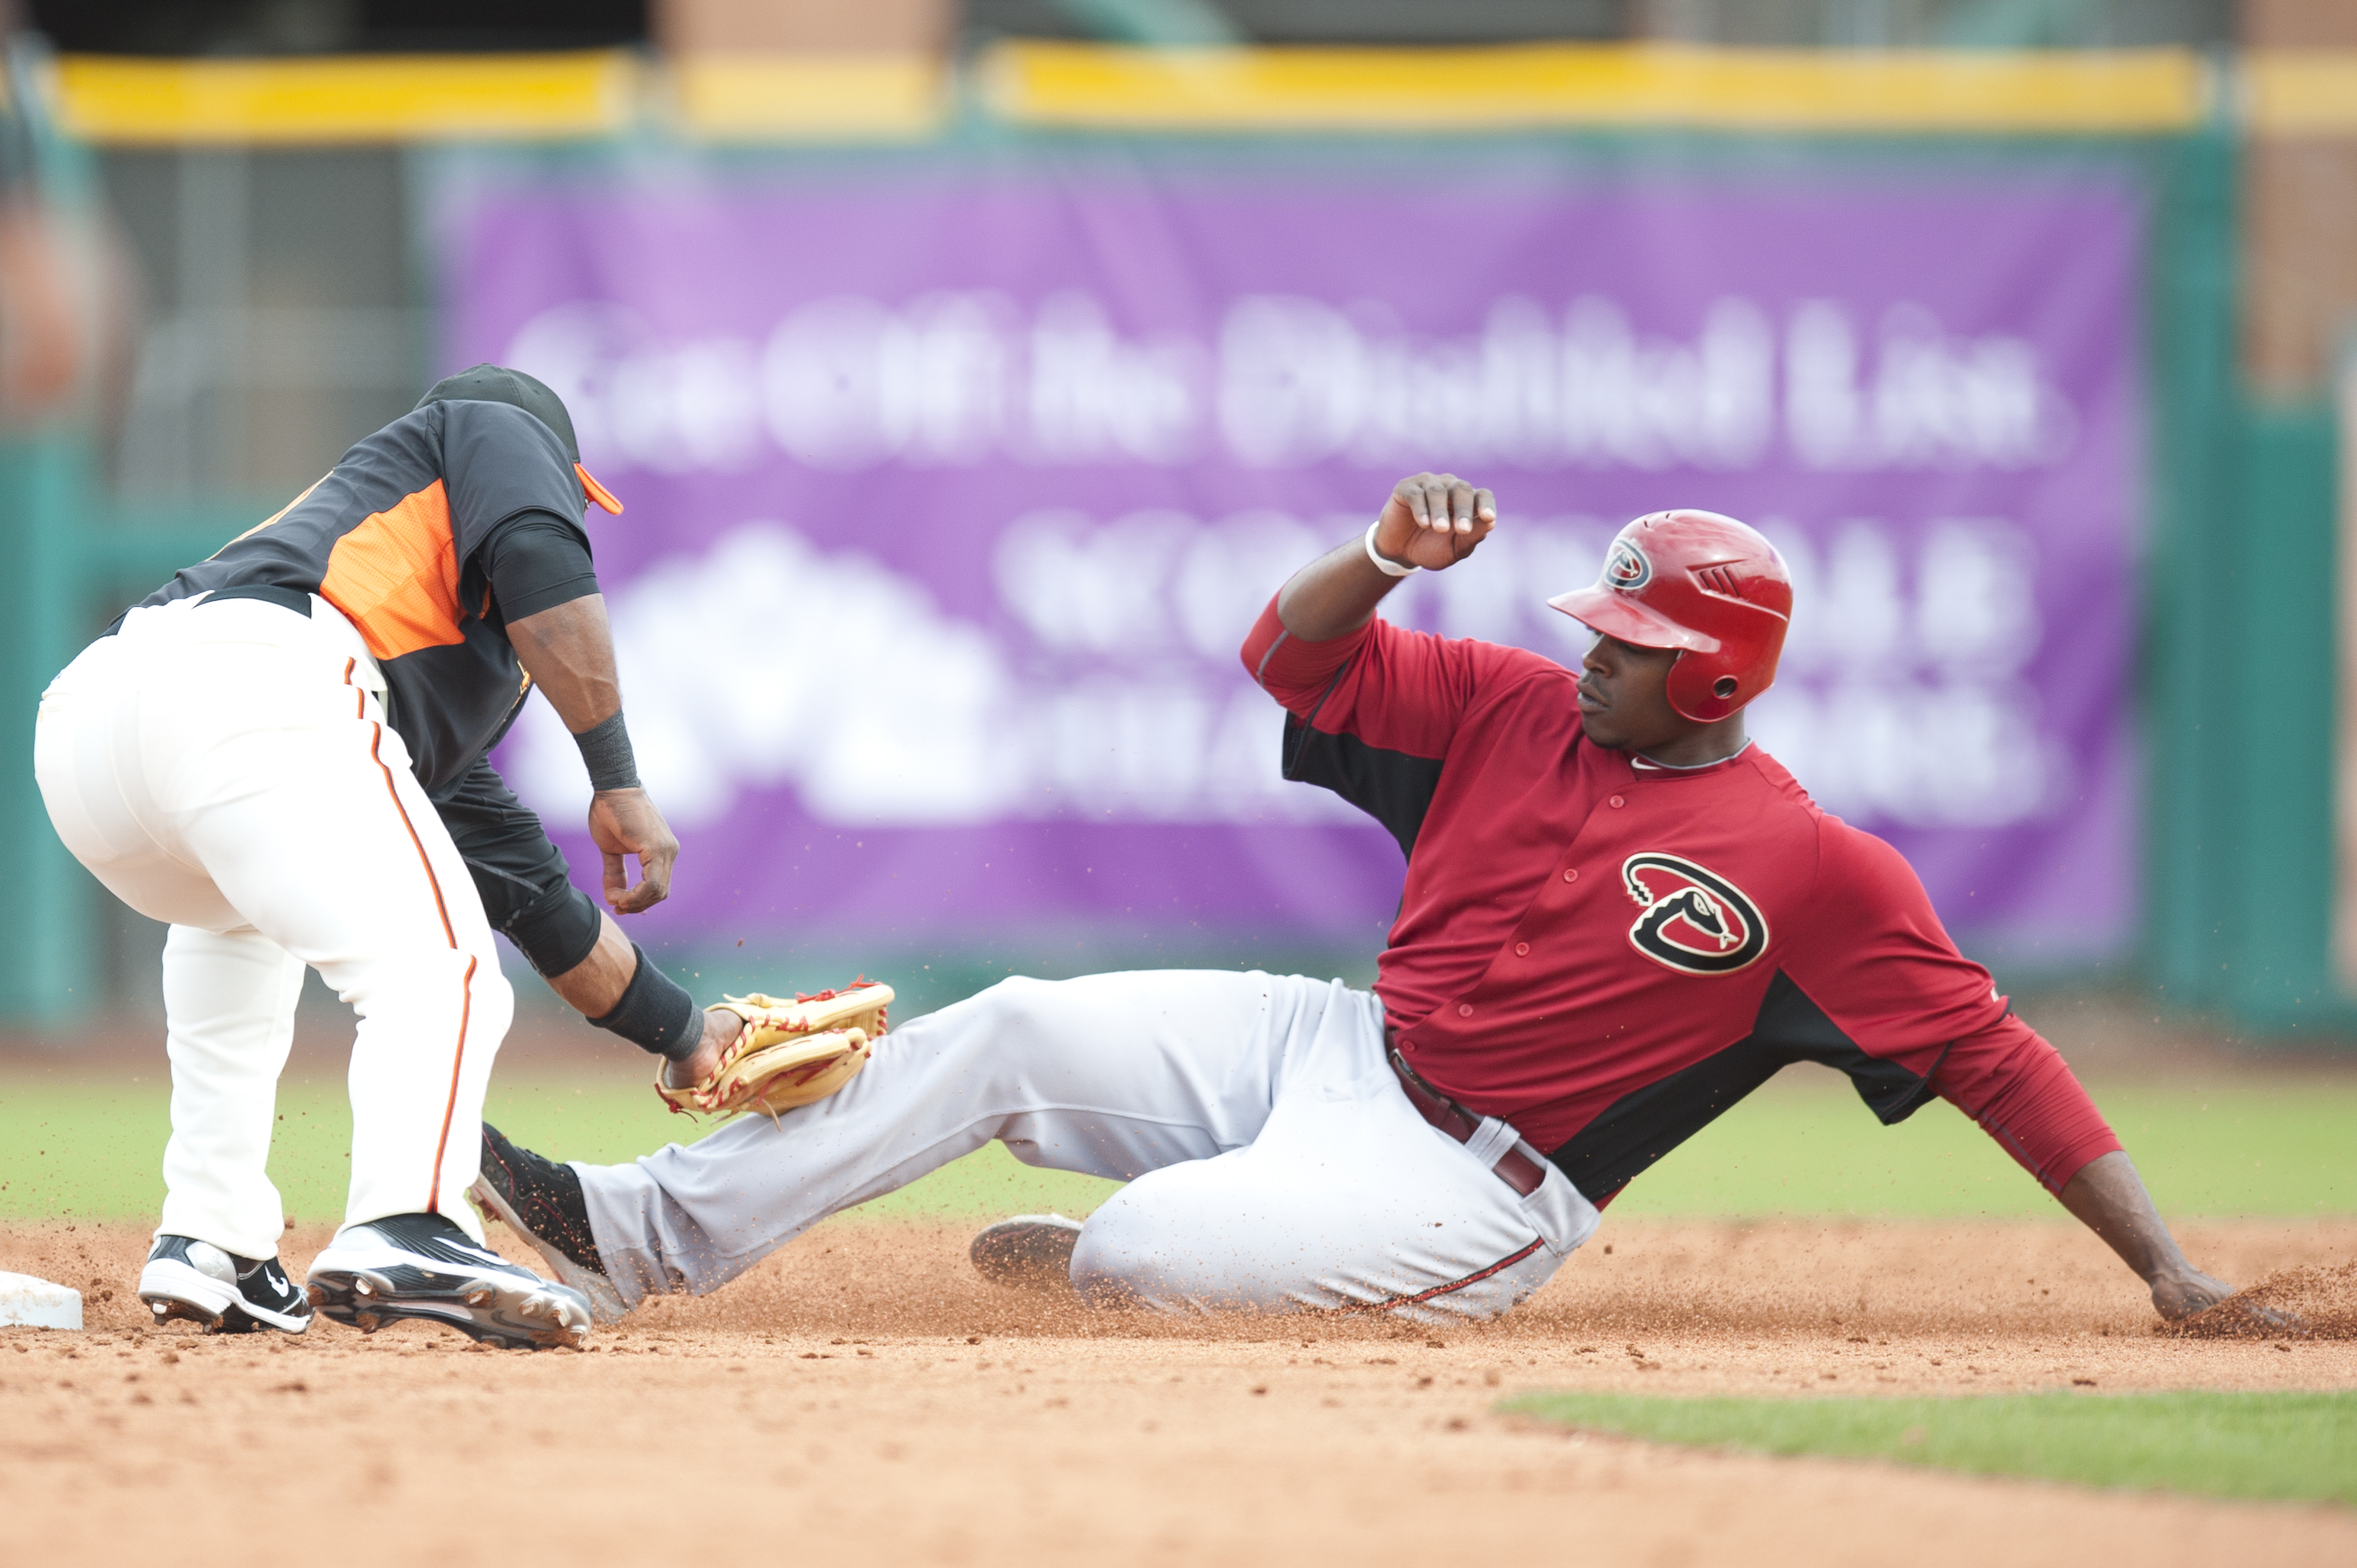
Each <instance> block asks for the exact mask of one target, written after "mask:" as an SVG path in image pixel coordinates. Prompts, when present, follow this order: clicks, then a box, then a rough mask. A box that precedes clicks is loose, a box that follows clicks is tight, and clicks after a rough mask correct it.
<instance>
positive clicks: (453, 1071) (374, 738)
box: [344, 659, 480, 1214]
mask: <svg viewBox="0 0 2357 1568" xmlns="http://www.w3.org/2000/svg"><path fill="white" fill-rule="evenodd" d="M359 667H360V660H357V659H347V660H344V684H345V685H347V686H350V685H351V683H352V671H354V670H356V669H358V668H359ZM353 695H354V696H355V698H357V699H358V701H357V704H356V705H357V708H358V712H359V715H361V716H365V715H366V714H367V713H368V697H367V694H366V693H362V692H361V691H360V690H359V689H358V688H357V687H355V688H354V691H353ZM383 746H384V725H382V724H380V723H378V722H377V721H376V720H374V719H370V720H369V760H370V761H371V762H373V763H375V764H376V768H377V771H378V772H380V773H382V774H383V775H384V792H385V796H386V798H387V799H389V800H392V802H393V810H394V811H397V812H399V813H400V815H401V825H402V827H403V829H404V831H405V832H408V834H409V843H410V845H411V847H412V848H414V849H415V850H416V851H417V864H418V865H422V866H424V867H425V885H426V886H428V887H431V888H432V889H434V910H435V913H436V914H438V915H439V916H441V917H442V939H443V940H445V941H447V942H448V943H449V944H450V950H451V951H452V952H457V950H458V933H457V931H456V930H455V929H452V927H451V925H450V906H449V903H448V901H447V900H446V899H445V898H444V897H442V879H441V878H440V877H438V876H436V875H434V863H433V861H431V860H429V859H428V858H426V854H425V840H424V839H421V838H419V837H418V836H417V824H416V823H415V822H411V821H410V820H409V808H408V807H406V806H404V805H403V804H402V803H401V791H400V789H397V788H395V786H394V784H393V769H392V768H391V767H389V766H388V765H387V764H386V762H385V760H384V757H382V755H381V753H382V747H383ZM479 962H480V960H479V959H477V958H474V957H472V956H469V957H468V960H467V972H466V974H465V975H464V976H463V977H461V979H460V980H459V983H458V1039H457V1044H456V1045H455V1046H454V1047H452V1050H451V1054H450V1094H449V1098H448V1099H447V1100H446V1101H444V1102H443V1105H442V1133H441V1135H440V1136H439V1137H438V1138H436V1140H435V1141H434V1176H433V1178H432V1180H431V1182H430V1183H429V1184H428V1185H427V1187H426V1188H425V1209H424V1211H423V1212H425V1213H427V1214H439V1213H440V1212H442V1156H443V1155H445V1154H446V1153H447V1152H448V1150H449V1147H450V1119H451V1118H452V1117H453V1116H455V1115H457V1111H458V1079H459V1074H460V1070H461V1069H462V1068H463V1066H464V1065H465V1062H466V1059H467V1026H468V1024H470V1023H471V1022H473V1019H474V1014H475V966H476V965H477V964H478V963H479Z"/></svg>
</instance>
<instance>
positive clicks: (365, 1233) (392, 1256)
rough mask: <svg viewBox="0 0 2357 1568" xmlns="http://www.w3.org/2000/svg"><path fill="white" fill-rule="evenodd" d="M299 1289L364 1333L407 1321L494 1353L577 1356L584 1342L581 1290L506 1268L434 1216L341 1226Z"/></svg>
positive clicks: (400, 1216) (496, 1256)
mask: <svg viewBox="0 0 2357 1568" xmlns="http://www.w3.org/2000/svg"><path fill="white" fill-rule="evenodd" d="M307 1283H309V1286H310V1293H311V1301H312V1304H313V1305H316V1306H317V1308H318V1309H319V1310H320V1312H322V1313H324V1314H325V1315H327V1316H329V1317H332V1318H334V1319H335V1320H336V1321H337V1322H339V1323H349V1324H350V1325H351V1326H353V1327H355V1328H357V1329H359V1330H360V1331H361V1333H363V1334H373V1333H375V1332H376V1331H377V1329H378V1328H380V1327H381V1326H383V1325H384V1324H387V1323H390V1322H392V1321H393V1320H394V1319H396V1318H403V1317H414V1318H418V1319H420V1320H422V1321H424V1322H427V1323H439V1324H443V1325H445V1326H448V1327H451V1328H455V1329H457V1331H458V1332H459V1333H461V1334H464V1335H467V1336H468V1337H470V1338H475V1339H479V1340H481V1341H482V1342H483V1343H484V1344H486V1345H489V1346H491V1347H493V1348H497V1349H501V1350H516V1349H527V1348H528V1349H534V1350H539V1349H545V1348H548V1347H550V1346H553V1345H563V1346H569V1347H571V1348H574V1349H576V1350H577V1349H579V1348H581V1347H582V1346H583V1345H584V1344H586V1343H587V1341H588V1338H589V1303H588V1300H587V1298H586V1297H585V1296H583V1295H582V1294H581V1293H580V1292H579V1291H577V1290H575V1289H574V1288H573V1287H572V1286H571V1285H563V1284H558V1283H556V1282H555V1281H554V1280H545V1279H543V1278H541V1277H540V1276H539V1275H538V1274H536V1273H533V1272H532V1271H531V1270H530V1269H527V1268H525V1267H524V1266H523V1265H522V1264H521V1263H511V1262H508V1261H507V1260H506V1259H505V1258H502V1257H500V1255H499V1254H498V1253H497V1252H494V1251H490V1249H489V1248H486V1247H483V1246H480V1245H479V1244H478V1243H477V1242H476V1241H475V1240H474V1239H473V1238H472V1237H470V1236H468V1234H467V1233H466V1232H465V1231H464V1230H459V1229H458V1228H457V1226H456V1225H453V1224H452V1223H450V1221H449V1220H447V1219H444V1218H442V1216H440V1215H438V1214H394V1215H389V1216H387V1217H386V1218H384V1219H371V1220H370V1221H368V1222H367V1223H366V1224H363V1225H347V1226H345V1227H344V1228H343V1229H342V1230H339V1231H338V1232H336V1239H335V1240H332V1241H330V1242H328V1246H327V1249H326V1250H325V1251H322V1252H321V1253H320V1254H319V1255H318V1256H317V1257H316V1258H313V1259H312V1260H311V1273H310V1277H309V1280H308V1282H307Z"/></svg>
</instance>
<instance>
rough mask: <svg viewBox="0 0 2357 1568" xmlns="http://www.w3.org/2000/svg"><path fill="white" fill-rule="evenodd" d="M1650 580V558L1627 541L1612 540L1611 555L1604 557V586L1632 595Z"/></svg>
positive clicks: (1651, 572) (1651, 576)
mask: <svg viewBox="0 0 2357 1568" xmlns="http://www.w3.org/2000/svg"><path fill="white" fill-rule="evenodd" d="M1652 580H1653V563H1652V560H1651V558H1649V557H1648V556H1647V555H1646V553H1644V552H1643V551H1641V550H1640V549H1638V548H1637V547H1636V546H1635V545H1634V544H1631V543H1630V542H1629V541H1627V540H1625V539H1616V540H1614V541H1613V542H1612V550H1611V553H1609V554H1608V555H1606V556H1605V557H1604V585H1605V586H1606V587H1608V588H1618V589H1620V591H1621V592H1622V593H1624V594H1633V593H1635V592H1636V591H1637V590H1638V589H1640V588H1641V587H1643V586H1644V585H1646V584H1648V583H1650V582H1652Z"/></svg>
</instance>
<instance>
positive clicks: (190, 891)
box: [34, 596, 514, 1258]
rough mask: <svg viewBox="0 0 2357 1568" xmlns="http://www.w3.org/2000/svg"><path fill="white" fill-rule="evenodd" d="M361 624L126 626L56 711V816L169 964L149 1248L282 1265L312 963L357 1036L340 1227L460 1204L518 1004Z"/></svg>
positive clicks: (334, 620)
mask: <svg viewBox="0 0 2357 1568" xmlns="http://www.w3.org/2000/svg"><path fill="white" fill-rule="evenodd" d="M382 691H383V679H382V676H381V675H380V674H379V673H378V671H377V669H376V666H375V664H374V663H373V662H372V661H371V660H370V658H369V655H368V650H367V648H366V646H365V645H364V644H363V643H362V642H361V637H360V634H359V633H358V632H357V631H355V630H354V629H353V628H352V626H351V623H350V622H349V621H347V620H346V619H344V618H343V617H342V616H341V615H340V614H339V613H338V612H337V610H336V608H335V607H334V606H332V605H330V604H328V602H327V601H326V600H325V599H321V598H318V597H317V596H314V597H313V599H312V601H311V616H310V618H309V619H305V618H303V617H302V616H300V615H298V614H296V612H295V611H293V610H291V609H288V608H286V607H283V606H279V605H273V604H267V603H264V602H259V601H256V600H252V599H235V600H227V601H224V602H222V603H219V604H205V603H202V602H201V601H199V600H188V599H184V600H179V601H178V602H175V603H172V604H168V605H163V606H158V607H153V608H148V609H135V610H133V611H132V612H131V613H130V614H129V615H128V616H127V617H125V618H124V622H123V627H122V629H121V630H120V631H119V632H117V633H116V634H115V635H114V636H113V637H106V638H101V639H99V640H98V641H96V642H94V643H92V644H91V646H90V647H89V648H88V649H86V650H83V652H82V653H81V656H80V657H79V658H77V659H75V660H74V661H73V662H72V663H71V664H70V665H68V666H67V667H66V669H65V671H63V673H61V674H59V676H58V678H57V679H56V680H55V681H54V682H51V683H50V685H49V689H48V691H47V692H46V693H43V694H42V697H41V709H40V717H39V720H38V725H37V727H36V731H35V743H34V766H35V771H36V772H37V774H38V778H39V780H40V786H41V797H42V799H43V800H45V801H46V802H47V803H48V809H49V820H50V822H53V823H54V824H55V825H56V827H57V830H58V836H59V837H60V838H61V839H63V840H64V841H65V843H66V847H67V848H68V849H70V850H71V851H72V852H73V853H74V854H75V856H76V857H77V858H78V859H80V860H81V863H82V864H83V865H86V866H88V867H89V868H90V870H91V874H92V875H95V876H96V877H97V878H98V879H99V880H100V881H101V882H102V883H104V884H105V885H106V886H107V887H108V888H109V889H110V890H111V891H112V892H113V894H114V895H115V897H119V898H121V899H122V900H123V901H124V903H126V904H128V905H130V906H131V907H132V908H135V909H136V910H138V911H139V912H140V913H141V914H143V915H146V916H148V917H150V918H154V919H158V920H165V921H168V922H170V924H171V927H172V929H171V933H170V935H169V937H168V938H167V940H166V942H165V944H164V1010H165V1028H166V1036H165V1038H166V1047H167V1052H168V1054H169V1056H170V1058H171V1065H172V1137H171V1141H170V1143H169V1144H167V1146H166V1148H165V1153H164V1176H165V1182H166V1185H167V1193H166V1196H165V1199H164V1214H163V1223H162V1225H161V1227H160V1228H159V1230H158V1232H157V1233H158V1234H169V1235H178V1236H191V1237H195V1238H197V1239H199V1240H205V1241H210V1242H211V1243H213V1244H214V1245H215V1246H218V1247H221V1248H224V1249H226V1250H228V1251H231V1252H236V1253H239V1254H242V1255H243V1256H246V1257H254V1258H267V1257H273V1256H275V1255H276V1253H277V1251H278V1236H279V1232H280V1230H282V1228H283V1226H284V1223H285V1220H284V1212H285V1211H284V1210H283V1209H282V1208H281V1207H280V1205H279V1200H278V1192H277V1189H276V1188H275V1187H273V1186H272V1184H271V1181H270V1178H269V1176H268V1175H267V1173H266V1172H265V1170H264V1164H265V1162H266V1161H267V1159H268V1157H269V1154H270V1133H271V1127H272V1123H273V1121H274V1106H275V1103H276V1099H277V1081H278V1074H279V1071H280V1069H283V1068H284V1067H285V1063H286V1053H287V1048H288V1047H289V1045H290V1044H291V1043H292V1041H293V1038H294V1028H295V1001H296V995H297V994H298V993H299V992H300V990H301V987H302V980H303V967H304V965H306V964H308V965H310V966H311V967H313V968H315V969H317V971H318V972H319V974H320V977H321V978H322V979H324V980H325V981H326V982H327V983H328V985H330V986H332V987H333V988H334V989H335V990H336V992H337V993H338V994H339V995H340V996H341V997H342V998H343V999H344V1001H346V1002H347V1003H349V1004H350V1005H351V1007H352V1010H353V1011H354V1012H355V1013H356V1014H357V1015H359V1019H360V1027H359V1032H358V1035H357V1037H356V1038H355V1040H354V1042H353V1046H352V1057H351V1070H350V1092H351V1101H352V1151H351V1154H352V1172H351V1186H350V1193H349V1196H348V1197H347V1201H346V1206H345V1211H344V1220H345V1223H346V1224H357V1223H360V1222H361V1221H363V1220H368V1219H380V1218H382V1217H383V1216H385V1215H388V1214H408V1213H418V1212H433V1213H438V1214H441V1215H443V1216H444V1217H445V1218H447V1219H450V1220H451V1221H453V1222H454V1223H456V1224H457V1225H458V1226H460V1227H461V1228H463V1229H464V1230H466V1231H467V1232H468V1234H469V1235H472V1236H474V1237H475V1238H476V1239H477V1240H480V1239H481V1222H480V1221H479V1219H477V1218H476V1216H475V1212H474V1210H473V1208H470V1207H469V1206H468V1203H467V1202H466V1200H465V1197H464V1195H465V1193H466V1190H467V1187H468V1183H470V1182H472V1181H473V1180H474V1178H475V1173H476V1166H477V1162H478V1159H479V1153H480V1147H481V1133H480V1131H479V1129H480V1126H481V1121H482V1105H483V1090H484V1086H485V1084H486V1082H487V1081H488V1080H489V1079H490V1070H491V1058H492V1057H493V1056H494V1055H495V1054H496V1053H497V1051H498V1049H499V1046H500V1039H501V1037H502V1036H504V1035H505V1034H506V1032H507V1026H508V1020H509V1016H510V1014H511V1011H512V1009H513V1005H514V999H513V996H512V994H511V992H510V990H509V988H508V983H507V981H506V980H505V978H504V977H502V976H501V974H500V965H499V959H498V956H497V954H496V953H495V951H494V950H493V948H492V943H491V931H490V924H489V923H488V922H487V921H486V920H485V919H484V917H483V909H482V902H481V900H480V898H479V897H478V896H477V894H476V892H475V885H474V880H473V878H472V877H470V876H469V875H468V874H467V868H466V866H465V865H464V864H463V863H462V862H461V861H460V859H459V857H458V852H457V849H456V848H455V847H454V846H453V845H452V844H451V843H450V835H449V833H448V832H447V831H446V830H445V829H444V828H443V826H442V822H441V820H440V819H439V818H438V817H436V815H435V811H434V807H433V804H432V802H430V801H428V800H426V798H425V791H424V790H423V789H421V788H420V787H419V785H418V783H417V779H416V777H415V775H414V774H413V773H412V772H411V771H410V764H409V753H408V749H407V748H406V747H405V746H404V745H403V744H402V740H401V737H400V736H398V735H396V734H395V733H394V732H393V730H392V729H391V728H390V727H389V726H387V725H386V724H385V722H384V713H383V709H382V706H381V705H380V703H379V694H380V693H382Z"/></svg>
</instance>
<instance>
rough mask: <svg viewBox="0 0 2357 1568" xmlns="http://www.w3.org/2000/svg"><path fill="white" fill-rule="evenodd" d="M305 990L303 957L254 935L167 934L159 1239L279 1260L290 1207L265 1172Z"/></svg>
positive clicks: (177, 930)
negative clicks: (167, 1066)
mask: <svg viewBox="0 0 2357 1568" xmlns="http://www.w3.org/2000/svg"><path fill="white" fill-rule="evenodd" d="M302 991H303V961H302V960H300V959H298V958H296V956H295V955H294V954H292V953H290V952H288V951H287V950H285V948H282V947H280V946H279V945H278V944H277V943H276V942H274V941H272V940H270V939H269V938H268V937H265V936H264V935H263V934H262V933H261V932H259V931H257V930H254V929H253V928H252V927H247V928H245V929H242V930H235V931H219V932H216V931H205V930H199V929H197V928H195V927H193V926H174V927H173V928H172V929H171V932H170V934H169V935H168V936H167V937H166V938H165V940H164V1046H165V1050H166V1052H167V1055H168V1056H169V1057H170V1058H171V1063H172V1137H171V1141H170V1142H169V1143H167V1144H165V1145H164V1187H165V1192H164V1215H163V1223H162V1225H161V1226H160V1227H159V1229H158V1234H160V1235H171V1236H191V1237H196V1238H198V1239H199V1240H206V1241H210V1242H211V1243H212V1244H213V1245H214V1246H216V1247H220V1248H222V1249H224V1250H226V1251H231V1252H233V1253H238V1254H241V1255H242V1256H245V1257H248V1258H268V1257H274V1256H275V1255H276V1253H277V1251H278V1236H279V1232H280V1231H281V1230H282V1229H283V1228H284V1225H285V1208H283V1207H282V1206H281V1205H280V1203H279V1200H278V1189H277V1188H276V1187H274V1186H272V1185H271V1181H270V1176H269V1173H268V1170H267V1165H268V1163H269V1159H270V1135H271V1130H272V1128H273V1126H274V1124H275V1121H274V1119H275V1115H276V1111H277V1105H278V1075H279V1074H280V1073H281V1072H283V1071H285V1068H286V1053H287V1051H288V1049H289V1048H290V1047H292V1046H293V1045H294V1042H295V1003H296V998H298V997H299V996H300V995H301V994H302Z"/></svg>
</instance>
